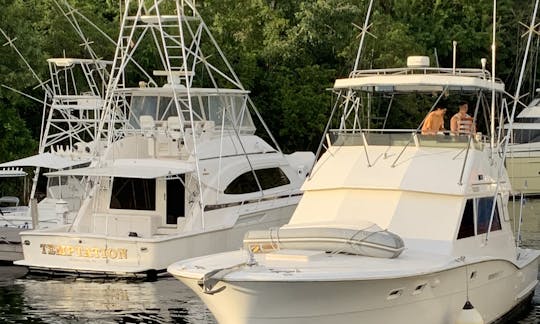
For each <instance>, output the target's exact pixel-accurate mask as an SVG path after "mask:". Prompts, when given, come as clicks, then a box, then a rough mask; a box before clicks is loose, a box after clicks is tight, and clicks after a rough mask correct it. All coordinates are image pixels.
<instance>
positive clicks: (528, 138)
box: [512, 118, 540, 144]
mask: <svg viewBox="0 0 540 324" xmlns="http://www.w3.org/2000/svg"><path fill="white" fill-rule="evenodd" d="M522 119H524V118H522ZM535 119H536V118H535ZM519 121H520V122H522V120H519ZM512 133H513V143H515V144H526V143H536V142H540V130H539V129H519V128H516V129H514V130H512Z"/></svg>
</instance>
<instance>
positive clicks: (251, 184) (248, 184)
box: [223, 167, 291, 195]
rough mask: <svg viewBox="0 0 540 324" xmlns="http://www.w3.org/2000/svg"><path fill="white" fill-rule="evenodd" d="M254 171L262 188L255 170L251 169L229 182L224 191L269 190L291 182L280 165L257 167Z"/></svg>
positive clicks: (239, 192) (247, 192)
mask: <svg viewBox="0 0 540 324" xmlns="http://www.w3.org/2000/svg"><path fill="white" fill-rule="evenodd" d="M254 171H255V175H256V176H257V179H258V180H259V184H260V188H259V185H258V184H257V181H256V180H255V177H254V175H253V170H249V171H247V172H244V173H242V174H241V175H239V176H238V177H236V178H235V179H233V180H232V181H231V182H229V184H228V185H227V187H225V190H223V193H224V194H227V195H243V194H249V193H254V192H258V191H259V190H260V189H262V190H268V189H273V188H278V187H282V186H286V185H289V184H290V183H291V180H290V179H289V177H287V175H286V174H285V172H283V170H282V169H281V168H280V167H272V168H263V169H256V170H254Z"/></svg>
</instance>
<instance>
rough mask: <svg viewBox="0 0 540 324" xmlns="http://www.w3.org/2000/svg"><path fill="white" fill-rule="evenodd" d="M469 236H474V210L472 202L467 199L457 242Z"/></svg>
mask: <svg viewBox="0 0 540 324" xmlns="http://www.w3.org/2000/svg"><path fill="white" fill-rule="evenodd" d="M471 236H474V208H473V200H472V199H468V200H467V203H466V204H465V210H464V211H463V217H462V218H461V225H460V226H459V232H458V236H457V238H458V240H459V239H462V238H466V237H471Z"/></svg>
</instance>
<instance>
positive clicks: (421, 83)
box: [334, 57, 504, 92]
mask: <svg viewBox="0 0 540 324" xmlns="http://www.w3.org/2000/svg"><path fill="white" fill-rule="evenodd" d="M419 58H424V57H419ZM409 61H411V60H408V63H409V64H408V66H407V67H402V68H391V69H371V70H355V71H353V72H351V73H350V75H349V77H348V78H344V79H337V80H336V82H335V84H334V88H335V89H349V88H350V89H357V90H362V91H376V92H411V91H413V92H440V91H443V90H455V91H473V90H492V89H494V90H495V91H496V92H504V84H503V83H502V82H501V81H500V80H493V79H492V78H491V74H490V73H489V71H487V70H486V69H484V68H482V69H471V68H435V67H429V66H426V64H427V65H429V60H427V63H425V64H411V63H410V62H409Z"/></svg>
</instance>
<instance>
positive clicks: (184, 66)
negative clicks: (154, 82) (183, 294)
mask: <svg viewBox="0 0 540 324" xmlns="http://www.w3.org/2000/svg"><path fill="white" fill-rule="evenodd" d="M185 3H186V4H187V5H188V6H189V7H190V8H191V9H192V10H193V13H196V12H197V9H196V8H195V6H193V5H192V4H191V3H190V2H189V1H186V2H185ZM157 6H159V3H156V10H157V9H158V8H157ZM183 6H184V2H183V1H182V7H180V3H179V2H178V0H176V14H177V18H179V19H178V28H179V32H180V35H179V36H180V42H181V43H182V45H181V52H182V58H183V62H182V69H183V70H184V71H185V72H186V73H184V80H185V82H186V94H187V100H188V104H189V118H190V121H191V130H192V132H191V137H192V140H193V155H194V156H195V170H196V173H197V184H198V187H199V204H200V210H201V225H202V228H203V229H204V228H205V221H204V199H203V191H202V179H201V168H200V165H199V155H198V150H197V138H196V134H195V122H194V120H193V106H192V103H191V80H190V79H189V74H188V73H187V61H186V58H187V53H186V48H185V44H186V43H185V39H184V24H183V23H182V19H181V17H180V15H181V14H183V12H184V7H183ZM158 16H159V13H158ZM162 33H163V31H162ZM162 37H163V34H162ZM165 54H166V55H167V56H168V53H167V52H165ZM169 63H170V62H169ZM169 74H171V76H172V72H171V71H169ZM173 93H174V94H175V100H176V91H173ZM177 109H178V106H177ZM178 113H179V115H180V112H178Z"/></svg>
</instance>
